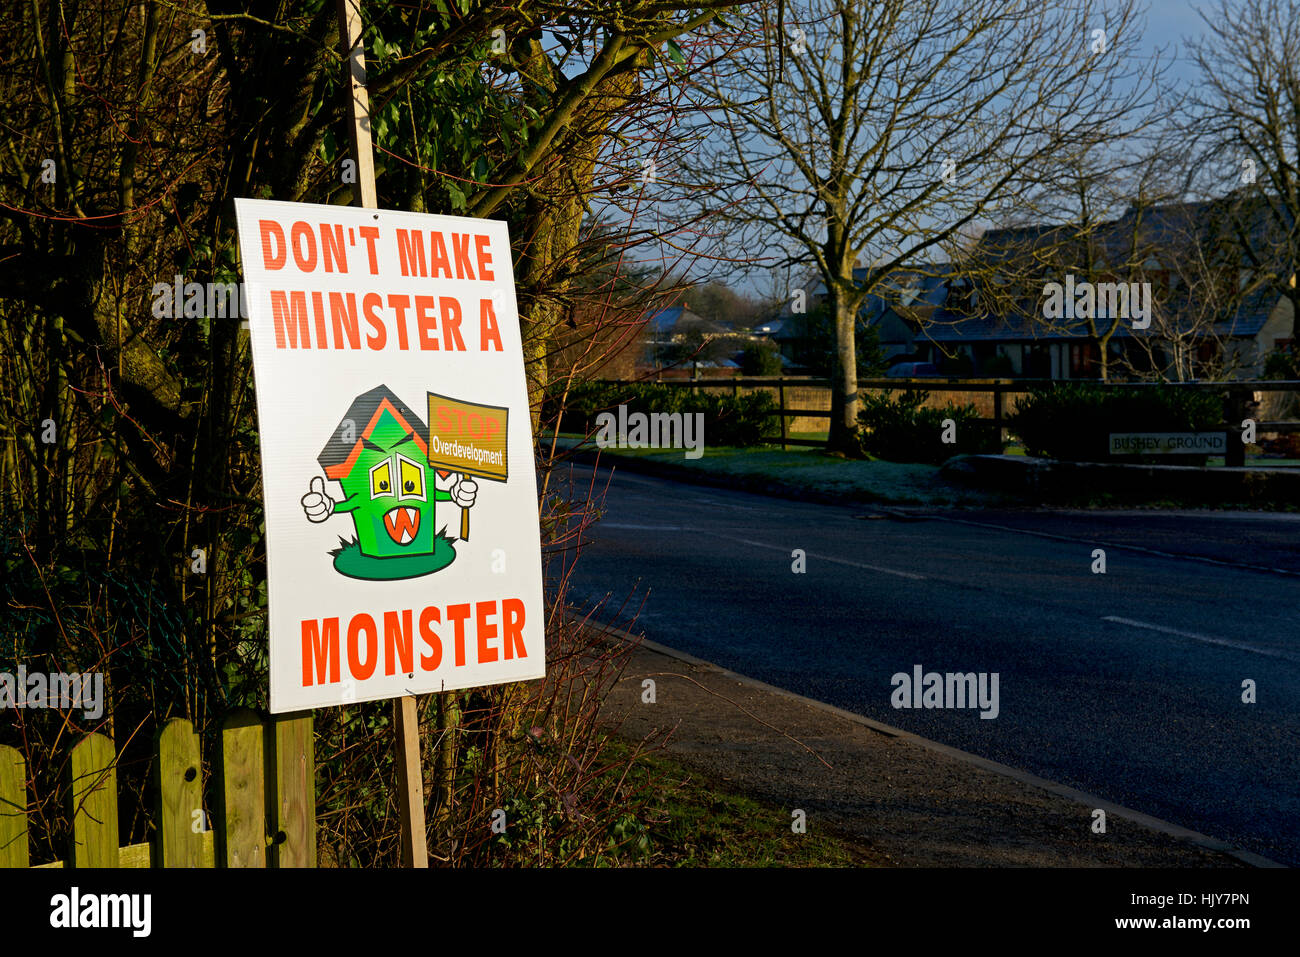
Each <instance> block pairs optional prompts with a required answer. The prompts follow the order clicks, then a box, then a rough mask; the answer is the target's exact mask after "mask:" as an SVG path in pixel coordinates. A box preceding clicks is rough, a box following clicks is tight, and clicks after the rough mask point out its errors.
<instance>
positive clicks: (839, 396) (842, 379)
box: [827, 286, 858, 453]
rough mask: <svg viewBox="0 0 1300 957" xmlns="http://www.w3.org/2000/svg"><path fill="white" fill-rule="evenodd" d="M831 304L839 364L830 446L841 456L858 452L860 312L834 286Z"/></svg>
mask: <svg viewBox="0 0 1300 957" xmlns="http://www.w3.org/2000/svg"><path fill="white" fill-rule="evenodd" d="M830 302H831V309H832V311H833V315H834V317H835V361H834V363H832V365H831V427H830V435H829V437H828V439H827V446H828V448H830V449H833V450H835V451H839V452H845V453H849V452H854V451H856V448H857V443H856V441H855V434H856V431H857V427H858V356H857V341H856V337H855V332H856V328H855V327H856V325H857V323H856V319H857V317H856V315H855V312H856V310H855V309H854V308H853V305H852V303H849V302H846V301H845V296H844V294H843V293H842V292H841V291H840V290H838V289H836V288H834V287H833V286H832V288H831V291H830Z"/></svg>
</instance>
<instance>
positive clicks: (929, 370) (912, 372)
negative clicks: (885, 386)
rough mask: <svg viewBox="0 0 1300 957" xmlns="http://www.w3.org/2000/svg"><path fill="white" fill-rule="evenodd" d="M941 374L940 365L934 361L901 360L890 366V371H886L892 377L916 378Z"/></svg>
mask: <svg viewBox="0 0 1300 957" xmlns="http://www.w3.org/2000/svg"><path fill="white" fill-rule="evenodd" d="M939 374H940V372H939V367H938V366H936V365H935V364H934V363H933V362H900V363H898V364H897V365H893V366H890V367H889V371H888V372H886V373H885V375H887V376H889V377H890V378H892V379H916V378H920V377H922V376H931V375H939Z"/></svg>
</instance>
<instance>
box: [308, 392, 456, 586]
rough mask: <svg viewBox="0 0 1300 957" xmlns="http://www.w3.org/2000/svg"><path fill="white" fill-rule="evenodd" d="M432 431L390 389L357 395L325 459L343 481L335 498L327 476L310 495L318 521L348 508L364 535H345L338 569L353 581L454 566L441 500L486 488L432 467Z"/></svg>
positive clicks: (335, 476) (333, 474) (334, 475)
mask: <svg viewBox="0 0 1300 957" xmlns="http://www.w3.org/2000/svg"><path fill="white" fill-rule="evenodd" d="M427 442H428V431H427V429H426V427H425V424H424V421H423V420H422V419H421V418H420V417H419V416H418V415H416V414H415V413H414V412H412V411H411V410H410V409H409V408H408V407H407V406H406V405H405V404H404V403H403V402H402V400H401V399H399V398H398V397H397V396H396V395H394V394H393V393H392V391H391V390H390V389H389V388H388V387H387V386H383V385H381V386H378V387H377V388H374V389H371V390H370V391H369V392H366V393H364V394H363V395H359V396H357V397H356V399H355V400H353V402H352V405H351V406H350V407H349V408H348V411H347V413H346V414H345V415H344V416H343V420H342V421H341V422H340V423H339V424H338V427H337V428H336V429H335V430H334V435H333V436H332V437H331V438H330V440H329V443H328V444H327V445H326V446H325V448H324V450H323V451H322V452H321V453H320V455H319V456H318V457H317V460H316V461H317V462H319V463H320V466H321V468H322V469H324V471H325V475H326V476H327V477H328V478H330V479H333V480H335V481H337V482H338V483H339V484H340V485H342V486H343V492H344V496H345V497H344V498H343V499H342V500H341V501H335V500H334V499H333V498H331V497H330V496H329V495H328V494H327V493H326V491H325V481H324V479H322V478H320V477H319V476H317V477H315V478H313V479H312V480H311V483H310V486H309V490H308V492H307V494H306V495H304V496H303V497H302V507H303V511H304V512H306V514H307V519H308V520H309V521H311V522H323V521H325V520H326V519H328V518H329V517H330V516H331V515H333V514H334V513H335V512H348V513H350V514H351V515H352V522H353V525H354V526H355V528H356V533H357V534H356V538H355V539H354V540H353V541H351V542H349V541H346V540H344V539H342V538H340V539H339V544H340V548H338V549H336V550H335V551H333V552H331V553H330V554H332V555H333V556H334V568H335V570H336V571H338V572H339V573H340V574H342V575H346V576H348V577H349V578H360V579H367V580H377V579H384V580H391V579H398V578H415V577H418V576H420V575H427V574H429V573H431V572H436V571H438V570H439V569H441V568H445V567H446V566H448V565H450V564H451V562H452V561H453V560H454V559H455V557H456V551H455V549H454V548H453V546H452V539H451V538H449V537H448V536H447V535H446V523H445V522H444V524H443V526H442V527H441V528H439V529H438V531H437V532H436V533H435V531H434V529H435V527H437V526H436V525H435V515H436V503H438V502H450V503H453V504H454V505H456V506H459V507H460V508H469V507H470V506H472V505H473V504H474V499H475V496H476V495H477V493H478V485H477V484H476V483H475V482H474V480H473V479H472V478H470V477H469V476H463V475H460V474H457V473H454V472H445V471H442V470H441V469H439V470H437V471H436V472H435V470H434V469H433V468H432V467H431V466H430V465H429V459H428V446H427Z"/></svg>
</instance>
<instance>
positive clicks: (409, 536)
mask: <svg viewBox="0 0 1300 957" xmlns="http://www.w3.org/2000/svg"><path fill="white" fill-rule="evenodd" d="M384 529H385V530H386V531H387V532H388V537H389V538H391V539H392V540H393V541H395V542H397V544H399V545H409V544H410V543H411V542H413V541H414V540H415V533H416V532H418V531H419V530H420V513H419V512H418V511H416V510H415V509H413V508H409V507H407V508H404V507H402V506H400V505H399V506H398V507H397V508H394V509H390V510H389V511H387V512H385V513H384Z"/></svg>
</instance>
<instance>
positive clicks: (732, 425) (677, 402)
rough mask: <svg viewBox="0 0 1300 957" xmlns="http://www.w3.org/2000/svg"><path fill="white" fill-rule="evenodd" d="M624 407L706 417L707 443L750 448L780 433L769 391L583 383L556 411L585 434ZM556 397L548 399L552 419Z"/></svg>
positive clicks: (566, 426) (565, 426)
mask: <svg viewBox="0 0 1300 957" xmlns="http://www.w3.org/2000/svg"><path fill="white" fill-rule="evenodd" d="M620 405H626V406H627V410H628V412H629V413H631V412H645V413H652V412H667V413H673V412H681V413H686V414H693V413H696V412H702V413H704V440H705V442H707V443H708V444H710V445H734V446H740V447H745V446H751V445H761V444H762V443H763V442H764V440H766V439H768V438H771V437H773V436H775V435H778V434H779V433H780V430H781V427H780V423H779V422H778V421H777V417H776V414H775V413H776V409H777V406H776V400H775V399H774V398H773V397H772V395H771V393H768V392H751V393H747V394H744V395H731V394H729V393H727V392H725V391H724V390H723V389H720V388H709V389H701V390H700V391H699V392H693V391H692V390H690V389H688V388H685V387H682V386H671V385H660V384H657V383H649V382H646V383H630V384H625V383H617V382H584V383H581V384H579V385H576V386H574V387H573V388H572V389H571V390H570V391H569V395H568V400H567V401H566V402H565V404H564V409H563V410H562V412H561V413H560V422H559V427H560V430H561V431H564V432H582V433H588V432H591V431H593V430H594V429H595V428H596V417H597V416H598V415H599V414H600V413H601V412H612V413H614V414H615V415H617V413H618V407H619V406H620ZM557 407H558V396H557V397H555V398H554V399H553V400H552V411H551V416H549V417H548V418H550V419H552V420H553V417H554V416H555V415H556V413H557V412H558V411H559V410H558V408H557Z"/></svg>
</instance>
